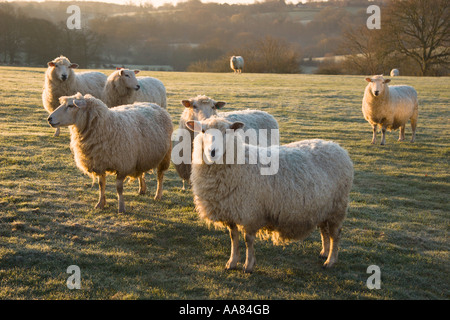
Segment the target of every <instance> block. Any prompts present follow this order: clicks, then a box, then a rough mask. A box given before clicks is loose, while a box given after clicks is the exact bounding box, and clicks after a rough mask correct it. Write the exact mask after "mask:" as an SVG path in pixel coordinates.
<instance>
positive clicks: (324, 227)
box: [319, 223, 330, 259]
mask: <svg viewBox="0 0 450 320" xmlns="http://www.w3.org/2000/svg"><path fill="white" fill-rule="evenodd" d="M319 228H320V237H321V238H322V251H320V254H319V257H321V258H325V259H326V258H328V254H329V252H330V231H329V229H328V223H322V224H320V225H319Z"/></svg>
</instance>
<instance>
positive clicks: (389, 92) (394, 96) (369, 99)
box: [362, 75, 419, 145]
mask: <svg viewBox="0 0 450 320" xmlns="http://www.w3.org/2000/svg"><path fill="white" fill-rule="evenodd" d="M366 81H367V82H369V84H368V85H367V86H366V89H365V91H364V97H363V101H362V112H363V115H364V118H365V119H366V120H367V121H368V122H369V123H370V124H371V125H372V129H373V136H372V144H375V143H376V134H377V129H378V127H380V128H381V132H382V137H381V144H382V145H384V144H385V143H386V129H388V130H396V129H398V128H400V135H399V138H398V140H399V141H403V140H405V126H406V122H408V120H411V128H412V138H411V142H414V141H415V138H416V126H417V118H418V117H419V102H418V99H417V92H416V90H415V89H414V88H413V87H411V86H404V85H403V86H389V85H388V83H389V82H390V81H391V80H389V79H384V78H383V75H376V76H373V77H371V78H366Z"/></svg>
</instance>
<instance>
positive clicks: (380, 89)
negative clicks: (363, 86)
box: [366, 75, 391, 97]
mask: <svg viewBox="0 0 450 320" xmlns="http://www.w3.org/2000/svg"><path fill="white" fill-rule="evenodd" d="M366 81H367V82H369V86H370V91H371V92H372V95H374V96H375V97H378V96H382V95H383V93H384V91H385V88H386V83H389V82H390V81H391V80H390V79H384V78H383V75H379V76H373V77H372V78H366Z"/></svg>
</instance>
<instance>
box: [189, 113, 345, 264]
mask: <svg viewBox="0 0 450 320" xmlns="http://www.w3.org/2000/svg"><path fill="white" fill-rule="evenodd" d="M187 126H188V128H190V129H191V130H195V131H196V132H198V135H197V137H196V138H195V140H194V154H193V158H194V160H193V165H192V174H191V182H192V189H193V193H194V203H195V207H196V210H197V211H198V213H199V215H200V217H201V218H203V219H205V220H207V221H208V222H210V223H214V224H216V225H219V226H226V227H228V229H229V232H230V238H231V256H230V259H229V260H228V262H227V264H226V269H235V268H236V266H237V263H238V260H239V248H238V246H239V231H238V226H239V228H240V229H241V230H242V231H243V232H244V238H245V242H246V246H247V252H246V261H245V265H244V272H252V270H253V268H254V265H255V256H254V248H253V245H254V241H255V236H256V234H257V232H258V231H259V234H263V235H264V233H265V235H266V237H272V240H273V242H274V243H277V242H280V241H286V240H301V239H304V238H305V237H306V236H308V235H309V234H310V233H311V232H312V231H313V230H314V229H315V228H316V227H317V226H319V228H320V232H321V235H322V251H321V253H320V255H321V256H322V257H326V258H327V260H326V262H325V264H324V267H331V266H332V265H333V264H334V263H335V262H336V261H337V255H338V242H339V238H340V232H341V226H342V223H343V220H344V218H345V215H346V210H347V206H348V200H349V193H350V189H351V187H352V183H353V164H352V161H351V160H350V158H349V156H348V154H347V152H346V151H345V150H344V149H342V148H341V147H340V146H339V145H338V144H336V143H334V142H328V141H324V140H318V139H316V140H305V141H298V142H293V143H290V144H287V145H283V146H270V147H267V148H262V147H257V146H253V145H248V144H244V142H243V140H242V137H241V136H240V135H239V134H233V131H231V132H230V131H228V130H238V129H240V128H242V127H243V126H244V124H243V123H242V122H234V123H231V122H229V121H227V120H225V119H223V118H217V117H216V118H210V119H207V120H204V121H200V122H199V121H188V122H187ZM211 129H216V130H220V133H221V134H222V135H223V134H225V136H224V138H223V141H222V142H223V145H222V147H221V148H220V145H219V148H216V147H217V144H216V147H214V148H213V147H212V144H213V143H214V141H216V140H217V138H216V137H214V138H212V134H210V132H211V131H210V130H211ZM230 141H231V143H230ZM237 146H241V147H244V148H245V150H246V151H245V164H234V163H236V161H235V160H236V153H235V152H234V151H233V148H234V150H236V148H237ZM261 151H262V152H261ZM229 152H233V154H234V157H235V159H232V160H231V161H229V159H228V157H226V155H227V154H228V153H229ZM264 154H266V155H267V154H268V155H271V156H273V157H274V158H277V159H276V160H277V161H278V162H279V163H278V164H279V166H278V171H277V172H276V173H274V174H272V175H262V174H260V172H262V171H261V170H262V168H263V167H264V165H263V164H262V161H260V160H258V161H257V163H256V164H250V159H251V158H252V157H258V156H259V159H261V157H262V155H264ZM275 155H278V157H275ZM205 158H206V160H205ZM220 159H222V161H223V163H224V164H218V163H216V162H218V161H219V160H220ZM208 163H209V164H208ZM219 163H220V162H219Z"/></svg>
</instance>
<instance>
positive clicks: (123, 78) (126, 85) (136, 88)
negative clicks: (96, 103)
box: [101, 68, 167, 109]
mask: <svg viewBox="0 0 450 320" xmlns="http://www.w3.org/2000/svg"><path fill="white" fill-rule="evenodd" d="M139 72H140V71H139V70H128V69H123V68H117V70H116V71H114V72H113V73H112V74H110V75H109V77H108V80H107V81H106V84H105V86H104V89H103V93H102V96H101V97H102V100H103V102H104V103H105V104H106V105H107V106H108V107H109V108H112V107H116V106H121V105H126V104H131V103H134V102H152V103H156V104H157V105H159V106H160V107H161V108H163V109H167V97H166V88H165V86H164V84H163V83H162V82H161V81H160V80H158V79H156V78H152V77H137V78H136V74H138V73H139Z"/></svg>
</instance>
